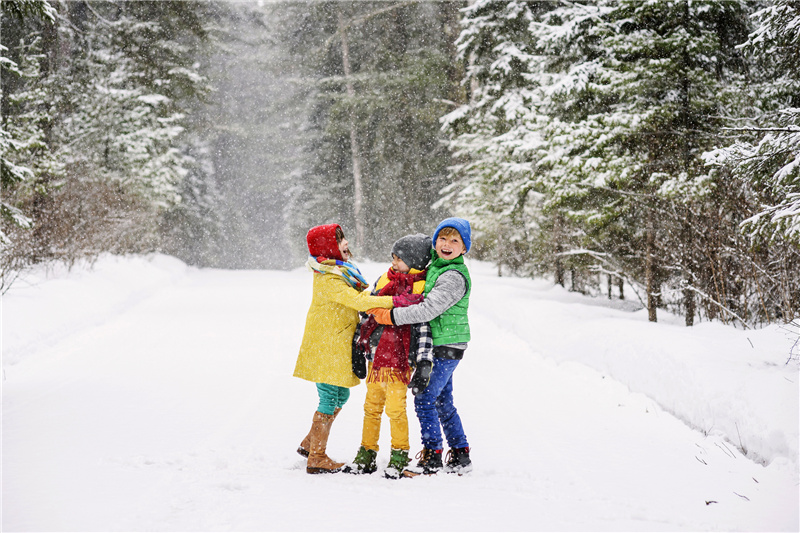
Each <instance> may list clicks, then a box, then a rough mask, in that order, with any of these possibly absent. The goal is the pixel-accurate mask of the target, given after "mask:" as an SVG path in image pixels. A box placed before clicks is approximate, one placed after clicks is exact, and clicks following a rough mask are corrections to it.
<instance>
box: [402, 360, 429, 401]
mask: <svg viewBox="0 0 800 533" xmlns="http://www.w3.org/2000/svg"><path fill="white" fill-rule="evenodd" d="M431 370H433V362H432V361H428V360H427V359H423V360H422V361H419V362H417V369H416V370H415V371H414V375H413V376H411V382H410V383H409V384H408V388H409V389H411V393H412V394H414V396H416V395H417V394H419V393H420V392H422V391H424V390H425V389H426V388H427V387H428V383H429V382H430V380H431Z"/></svg>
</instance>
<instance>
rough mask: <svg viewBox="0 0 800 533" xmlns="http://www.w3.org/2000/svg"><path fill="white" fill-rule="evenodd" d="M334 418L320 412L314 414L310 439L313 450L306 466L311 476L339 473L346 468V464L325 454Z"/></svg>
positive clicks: (310, 451) (311, 449)
mask: <svg viewBox="0 0 800 533" xmlns="http://www.w3.org/2000/svg"><path fill="white" fill-rule="evenodd" d="M334 418H335V415H326V414H324V413H320V412H319V411H317V412H316V413H314V424H313V425H312V426H311V437H310V438H309V443H310V445H311V448H310V450H309V454H308V465H306V472H308V473H309V474H330V473H333V472H338V471H339V470H341V469H342V467H343V466H344V463H337V462H335V461H333V460H332V459H331V458H330V457H328V456H327V455H326V454H325V448H327V446H328V435H330V433H331V424H333V419H334Z"/></svg>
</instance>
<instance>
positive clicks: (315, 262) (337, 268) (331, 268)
mask: <svg viewBox="0 0 800 533" xmlns="http://www.w3.org/2000/svg"><path fill="white" fill-rule="evenodd" d="M306 266H307V267H308V269H309V270H311V271H312V272H316V273H317V274H335V275H337V276H341V277H342V278H344V280H345V281H346V282H347V284H348V285H350V286H351V287H353V288H354V289H357V290H359V291H363V290H364V289H366V288H367V287H369V283H367V280H365V279H364V276H363V275H362V274H361V271H360V270H359V269H358V267H357V266H355V265H354V264H352V263H347V262H345V261H339V260H338V259H325V258H324V257H314V256H313V255H312V256H309V258H308V261H307V262H306Z"/></svg>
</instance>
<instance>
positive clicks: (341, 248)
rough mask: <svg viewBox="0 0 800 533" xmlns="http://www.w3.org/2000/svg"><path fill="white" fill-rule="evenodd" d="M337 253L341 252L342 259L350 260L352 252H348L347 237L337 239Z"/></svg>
mask: <svg viewBox="0 0 800 533" xmlns="http://www.w3.org/2000/svg"><path fill="white" fill-rule="evenodd" d="M339 253H341V254H342V260H344V261H350V258H351V257H353V254H352V253H351V252H350V243H349V242H347V239H342V240H341V241H339Z"/></svg>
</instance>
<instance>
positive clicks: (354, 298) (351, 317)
mask: <svg viewBox="0 0 800 533" xmlns="http://www.w3.org/2000/svg"><path fill="white" fill-rule="evenodd" d="M313 276H314V295H313V296H312V298H311V308H310V309H309V310H308V316H307V317H306V329H305V331H304V332H303V343H302V344H301V345H300V354H299V355H298V356H297V364H296V365H295V367H294V376H295V377H298V378H302V379H307V380H308V381H313V382H314V383H327V384H329V385H338V386H339V387H355V386H356V385H358V384H359V383H361V380H359V379H358V378H357V377H356V375H355V374H353V365H352V342H353V333H355V330H356V326H357V325H358V311H366V310H367V309H372V308H373V307H382V308H385V309H391V308H392V297H391V296H371V295H370V294H369V292H368V291H364V292H361V291H358V290H356V289H354V288H353V287H351V286H350V285H348V284H347V282H346V281H345V280H344V279H343V278H342V277H341V276H337V275H336V274H319V273H316V272H315V273H314V274H313Z"/></svg>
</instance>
